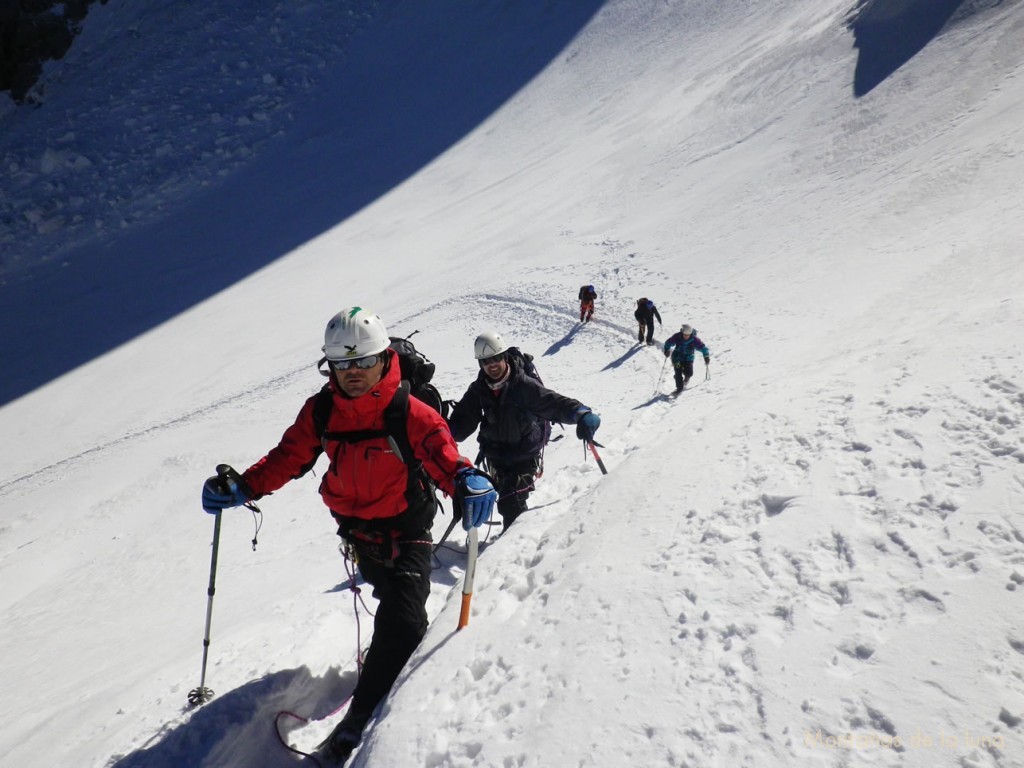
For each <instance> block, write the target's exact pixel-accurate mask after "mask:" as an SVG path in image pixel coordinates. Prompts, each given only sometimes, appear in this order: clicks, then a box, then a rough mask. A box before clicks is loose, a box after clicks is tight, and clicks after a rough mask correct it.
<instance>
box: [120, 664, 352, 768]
mask: <svg viewBox="0 0 1024 768" xmlns="http://www.w3.org/2000/svg"><path fill="white" fill-rule="evenodd" d="M355 684H356V675H355V672H354V671H349V672H346V673H344V674H338V673H337V672H336V671H334V670H332V671H331V673H330V674H329V675H327V676H325V677H322V678H314V677H313V676H312V675H310V673H309V670H308V669H306V668H305V667H303V668H301V669H291V670H283V671H280V672H274V673H272V674H269V675H267V676H266V677H263V678H260V679H259V680H253V681H252V682H249V683H246V684H245V685H243V686H242V687H241V688H236V689H235V690H233V691H229V692H228V693H225V694H224V695H222V696H215V697H214V698H213V699H212V700H211V701H209V702H208V703H206V704H204V705H202V706H201V707H199V708H198V709H196V710H195V711H194V712H193V713H192V715H191V717H189V718H188V719H187V720H186V721H185V722H184V723H182V724H181V725H178V726H176V727H173V728H171V729H169V730H165V731H162V732H161V733H159V734H157V735H156V736H154V737H153V738H152V739H150V743H149V744H147V745H144V746H143V747H142V748H140V749H138V750H136V751H135V752H132V753H131V754H128V755H118V756H115V757H114V758H112V759H111V761H110V762H109V764H108V765H109V766H110V768H181V766H185V765H192V766H198V765H202V764H204V763H205V764H209V765H268V764H272V763H268V761H267V756H268V755H273V754H276V753H280V754H281V756H282V758H281V761H280V763H284V764H287V762H288V760H289V758H288V755H289V753H288V752H287V751H286V750H285V748H284V747H283V746H281V744H280V743H279V742H278V739H277V736H276V734H275V731H274V718H275V717H276V716H277V713H278V712H280V711H282V710H291V709H292V708H293V707H297V708H300V711H298V712H297V713H296V714H298V715H301V716H303V717H310V718H314V717H315V718H321V717H325V716H326V715H328V714H330V713H331V711H332V710H334V709H336V708H337V707H338V706H339V705H340V704H341V703H343V702H344V701H345V700H346V699H347V698H348V696H349V695H350V694H351V693H352V690H353V689H354V688H355ZM182 698H183V699H184V698H185V697H184V694H183V695H182ZM289 721H290V722H291V723H292V724H293V728H294V727H298V726H299V725H300V724H301V721H299V720H294V719H289V720H285V719H282V724H283V725H284V724H286V723H287V722H289ZM282 735H284V736H285V738H287V733H284V734H282Z"/></svg>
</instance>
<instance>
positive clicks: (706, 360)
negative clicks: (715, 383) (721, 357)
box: [704, 357, 711, 365]
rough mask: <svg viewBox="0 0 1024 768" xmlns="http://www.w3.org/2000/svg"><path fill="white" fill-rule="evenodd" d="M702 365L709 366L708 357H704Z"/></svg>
mask: <svg viewBox="0 0 1024 768" xmlns="http://www.w3.org/2000/svg"><path fill="white" fill-rule="evenodd" d="M704 365H711V358H710V357H705V358H704Z"/></svg>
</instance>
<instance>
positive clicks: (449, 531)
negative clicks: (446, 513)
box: [434, 516, 459, 552]
mask: <svg viewBox="0 0 1024 768" xmlns="http://www.w3.org/2000/svg"><path fill="white" fill-rule="evenodd" d="M457 522H459V518H457V517H454V516H453V517H452V521H451V522H450V523H449V524H448V530H446V531H445V532H444V536H442V537H441V540H440V541H439V542H437V544H435V545H434V552H437V550H439V549H440V548H441V545H442V544H444V543H445V542H446V541H447V540H448V537H449V536H451V534H452V529H453V528H454V527H455V524H456V523H457Z"/></svg>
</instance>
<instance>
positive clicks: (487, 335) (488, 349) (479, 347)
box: [473, 331, 508, 360]
mask: <svg viewBox="0 0 1024 768" xmlns="http://www.w3.org/2000/svg"><path fill="white" fill-rule="evenodd" d="M507 349H508V344H506V343H505V340H504V339H503V338H501V334H500V333H498V332H497V331H486V332H484V333H481V334H480V335H479V336H477V337H476V341H475V342H473V354H474V355H476V359H477V360H486V359H487V358H488V357H494V356H495V355H500V354H501V353H502V352H504V351H505V350H507Z"/></svg>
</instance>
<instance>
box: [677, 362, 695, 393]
mask: <svg viewBox="0 0 1024 768" xmlns="http://www.w3.org/2000/svg"><path fill="white" fill-rule="evenodd" d="M672 365H673V367H674V368H675V375H676V389H682V388H683V385H684V384H685V383H686V382H688V381H689V380H690V379H692V378H693V360H680V361H679V362H678V363H676V362H673V364H672Z"/></svg>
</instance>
